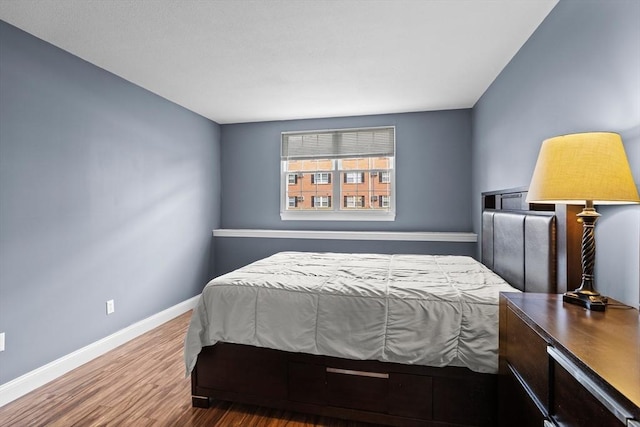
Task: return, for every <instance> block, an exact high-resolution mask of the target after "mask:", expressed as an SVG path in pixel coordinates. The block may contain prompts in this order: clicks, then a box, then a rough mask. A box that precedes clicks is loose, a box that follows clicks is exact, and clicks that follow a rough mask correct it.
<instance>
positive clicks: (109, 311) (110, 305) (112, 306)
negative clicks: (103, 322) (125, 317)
mask: <svg viewBox="0 0 640 427" xmlns="http://www.w3.org/2000/svg"><path fill="white" fill-rule="evenodd" d="M114 311H116V306H115V304H114V302H113V300H112V299H110V300H109V301H107V314H112V313H113V312H114Z"/></svg>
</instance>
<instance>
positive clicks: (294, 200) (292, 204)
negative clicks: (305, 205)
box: [287, 197, 298, 208]
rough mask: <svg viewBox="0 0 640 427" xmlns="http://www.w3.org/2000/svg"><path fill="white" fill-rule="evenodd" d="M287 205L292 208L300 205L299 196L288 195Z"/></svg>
mask: <svg viewBox="0 0 640 427" xmlns="http://www.w3.org/2000/svg"><path fill="white" fill-rule="evenodd" d="M287 206H288V207H290V208H297V207H298V198H297V197H288V198H287Z"/></svg>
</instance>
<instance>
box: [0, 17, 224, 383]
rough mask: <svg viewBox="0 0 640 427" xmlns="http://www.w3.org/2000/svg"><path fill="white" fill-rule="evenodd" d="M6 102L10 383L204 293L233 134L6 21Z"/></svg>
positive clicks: (1, 312)
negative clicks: (222, 154)
mask: <svg viewBox="0 0 640 427" xmlns="http://www.w3.org/2000/svg"><path fill="white" fill-rule="evenodd" d="M0 92H1V96H0V332H6V351H4V352H2V353H0V384H1V383H5V382H7V381H9V380H11V379H14V378H16V377H18V376H20V375H22V374H24V373H26V372H29V371H31V370H33V369H35V368H38V367H40V366H42V365H44V364H46V363H48V362H51V361H53V360H55V359H57V358H59V357H61V356H63V355H66V354H68V353H71V352H72V351H75V350H77V349H79V348H81V347H83V346H85V345H87V344H90V343H92V342H95V341H97V340H98V339H101V338H103V337H105V336H107V335H109V334H111V333H114V332H116V331H118V330H120V329H122V328H125V327H127V326H128V325H131V324H133V323H135V322H137V321H139V320H142V319H144V318H146V317H148V316H150V315H152V314H155V313H158V312H159V311H161V310H163V309H166V308H168V307H170V306H172V305H175V304H177V303H179V302H181V301H184V300H186V299H188V298H190V297H192V296H194V295H197V294H198V293H199V292H200V291H201V289H202V287H203V285H204V284H205V283H206V281H207V280H208V279H209V276H210V271H209V270H210V257H211V253H212V238H211V230H212V229H213V228H216V227H218V226H219V198H220V177H219V174H220V170H219V167H218V165H219V144H220V129H219V126H218V125H217V124H216V123H213V122H211V121H209V120H207V119H205V118H203V117H201V116H198V115H196V114H194V113H192V112H189V111H187V110H185V109H184V108H182V107H179V106H177V105H175V104H173V103H170V102H168V101H166V100H165V99H162V98H160V97H158V96H156V95H153V94H151V93H149V92H147V91H145V90H143V89H141V88H140V87H138V86H135V85H133V84H131V83H128V82H126V81H124V80H122V79H120V78H118V77H116V76H114V75H112V74H110V73H108V72H106V71H104V70H102V69H99V68H97V67H95V66H93V65H90V64H88V63H86V62H84V61H82V60H81V59H79V58H77V57H75V56H72V55H70V54H68V53H66V52H64V51H62V50H59V49H57V48H55V47H53V46H51V45H49V44H47V43H44V42H43V41H41V40H39V39H36V38H34V37H32V36H30V35H28V34H26V33H24V32H22V31H20V30H18V29H16V28H14V27H12V26H10V25H8V24H6V23H4V22H1V21H0ZM108 299H114V300H115V307H116V311H115V313H114V314H112V315H110V316H107V315H106V313H105V302H106V301H107V300H108Z"/></svg>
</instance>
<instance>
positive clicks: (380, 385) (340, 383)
mask: <svg viewBox="0 0 640 427" xmlns="http://www.w3.org/2000/svg"><path fill="white" fill-rule="evenodd" d="M325 369H326V372H327V403H328V404H330V405H332V406H339V407H344V408H351V409H362V410H364V411H379V412H385V413H386V412H388V409H387V406H388V405H387V397H388V396H389V374H388V373H380V372H369V371H356V370H351V369H341V368H333V367H327V368H325Z"/></svg>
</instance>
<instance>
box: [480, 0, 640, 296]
mask: <svg viewBox="0 0 640 427" xmlns="http://www.w3.org/2000/svg"><path fill="white" fill-rule="evenodd" d="M639 17H640V2H638V1H637V0H626V1H624V0H623V1H620V0H611V1H600V0H598V1H586V0H580V1H577V0H561V1H560V2H559V4H558V5H557V6H556V7H555V8H554V10H553V11H551V13H550V14H549V16H548V17H547V19H546V20H545V21H544V22H543V23H542V24H541V25H540V27H539V28H538V29H537V31H536V32H535V33H534V34H533V35H532V37H531V38H530V39H529V40H528V41H527V43H526V44H525V45H524V46H523V47H522V49H521V50H520V51H519V52H518V54H517V55H516V56H515V57H514V58H513V60H512V61H511V62H510V64H509V65H508V66H507V67H506V68H505V69H504V70H503V72H502V73H501V74H500V75H499V76H498V78H497V79H496V80H495V81H494V83H493V84H492V85H491V87H490V88H489V89H488V90H487V91H486V92H485V94H484V95H483V96H482V98H481V99H480V101H479V102H478V103H477V104H476V105H475V107H474V108H473V125H472V128H473V219H474V230H476V232H478V230H479V229H480V226H479V218H480V193H481V192H483V191H491V190H496V189H501V188H511V187H519V186H525V185H528V184H529V180H530V178H531V174H532V173H533V168H534V165H535V161H536V158H537V155H538V150H539V148H540V144H541V143H542V141H543V140H544V139H546V138H549V137H553V136H556V135H562V134H567V133H574V132H588V131H613V132H618V133H620V134H621V136H622V138H623V141H624V144H625V149H626V151H627V156H628V157H629V162H630V164H631V167H632V170H633V173H634V177H635V180H636V184H637V183H638V182H640V25H639ZM597 209H598V211H599V212H600V213H602V214H603V216H602V218H601V219H600V220H599V221H598V225H597V226H596V240H597V258H596V287H597V289H598V290H599V291H600V292H601V293H603V294H605V295H610V296H613V297H614V298H616V299H619V300H621V301H623V302H626V303H627V304H632V305H636V306H637V304H638V299H639V297H638V294H639V287H640V278H639V274H640V273H639V271H640V268H639V260H640V206H637V205H635V206H623V207H622V206H615V207H597Z"/></svg>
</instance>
